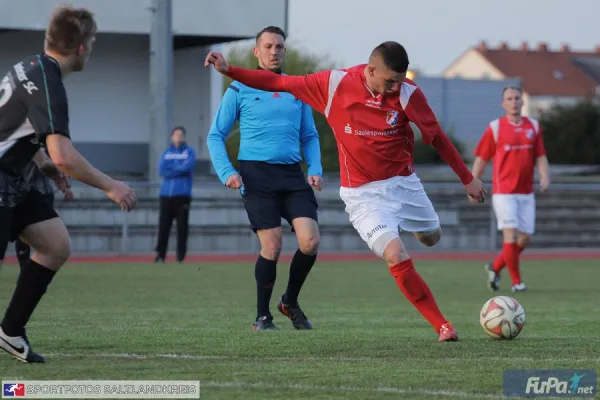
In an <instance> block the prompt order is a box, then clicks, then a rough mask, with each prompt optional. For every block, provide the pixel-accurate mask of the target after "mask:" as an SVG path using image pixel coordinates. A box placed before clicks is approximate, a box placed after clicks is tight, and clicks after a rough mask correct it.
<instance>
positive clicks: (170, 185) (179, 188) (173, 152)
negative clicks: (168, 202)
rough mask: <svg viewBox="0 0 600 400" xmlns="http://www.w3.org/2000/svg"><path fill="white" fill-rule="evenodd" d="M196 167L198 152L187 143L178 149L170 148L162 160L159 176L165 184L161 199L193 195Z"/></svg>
mask: <svg viewBox="0 0 600 400" xmlns="http://www.w3.org/2000/svg"><path fill="white" fill-rule="evenodd" d="M195 165H196V152H195V151H194V149H192V148H191V147H190V146H188V145H187V144H186V143H184V144H183V145H182V146H181V147H179V148H177V147H175V146H174V145H171V146H169V148H168V149H167V150H165V152H164V153H163V155H162V157H161V158H160V164H159V166H158V170H159V174H160V176H162V177H163V178H164V179H163V182H162V185H161V186H160V196H161V197H174V196H190V197H191V195H192V180H193V178H192V175H193V172H194V166H195Z"/></svg>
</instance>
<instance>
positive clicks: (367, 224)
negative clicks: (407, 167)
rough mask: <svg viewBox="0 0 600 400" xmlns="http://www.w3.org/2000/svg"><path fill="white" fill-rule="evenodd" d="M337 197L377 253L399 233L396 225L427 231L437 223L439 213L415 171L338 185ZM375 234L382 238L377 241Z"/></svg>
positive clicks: (412, 229) (430, 230) (353, 223)
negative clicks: (350, 186)
mask: <svg viewBox="0 0 600 400" xmlns="http://www.w3.org/2000/svg"><path fill="white" fill-rule="evenodd" d="M340 197H341V198H342V200H343V201H344V203H345V204H346V212H347V213H348V216H349V217H350V222H351V223H352V225H353V226H354V229H356V231H357V232H358V233H359V234H360V236H361V237H362V239H363V240H364V241H365V242H367V244H368V245H369V248H370V249H371V250H372V251H373V252H374V253H375V254H377V255H378V256H379V257H383V251H384V250H385V247H386V246H387V245H388V244H389V243H390V242H391V241H392V240H393V239H395V238H397V237H399V229H400V230H402V231H405V232H423V233H429V232H434V231H436V230H437V229H438V228H439V227H440V220H439V217H438V215H437V213H436V212H435V210H434V208H433V204H431V201H430V200H429V197H427V194H426V193H425V189H424V188H423V184H421V180H420V179H419V177H418V176H417V175H416V174H412V175H410V176H395V177H393V178H390V179H386V180H384V181H376V182H371V183H367V184H365V185H362V186H359V187H357V188H346V187H341V188H340ZM379 238H381V239H382V240H380V241H379V242H377V239H379ZM382 241H383V242H384V243H382ZM376 242H377V243H376Z"/></svg>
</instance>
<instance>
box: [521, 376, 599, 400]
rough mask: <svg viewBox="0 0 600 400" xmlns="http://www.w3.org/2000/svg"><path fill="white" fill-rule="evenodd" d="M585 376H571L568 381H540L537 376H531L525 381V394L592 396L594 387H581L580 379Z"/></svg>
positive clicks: (549, 379) (553, 379)
mask: <svg viewBox="0 0 600 400" xmlns="http://www.w3.org/2000/svg"><path fill="white" fill-rule="evenodd" d="M584 376H585V374H582V375H577V374H573V376H572V377H571V378H570V379H568V380H561V379H558V378H556V377H549V378H546V379H541V378H540V377H539V376H531V377H529V379H527V386H526V387H525V394H544V395H566V394H571V395H582V394H588V395H589V394H592V393H593V392H594V386H593V385H590V386H581V385H580V383H581V378H583V377H584Z"/></svg>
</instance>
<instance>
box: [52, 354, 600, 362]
mask: <svg viewBox="0 0 600 400" xmlns="http://www.w3.org/2000/svg"><path fill="white" fill-rule="evenodd" d="M45 356H47V357H49V358H113V359H114V358H116V359H130V360H147V359H148V360H152V359H173V360H197V361H200V360H224V361H227V360H231V361H236V360H237V361H244V360H248V361H254V360H262V361H283V362H303V361H325V362H327V361H330V362H361V361H366V362H369V361H372V362H394V361H403V362H405V361H406V360H407V359H406V357H343V356H342V357H254V356H252V357H246V356H217V355H194V354H133V353H98V354H97V353H87V354H83V353H82V354H66V353H54V354H46V355H45ZM473 358H476V357H448V358H439V359H438V361H468V360H471V359H473ZM486 360H487V361H519V362H520V361H535V362H568V363H585V362H595V363H598V362H600V357H589V358H533V357H486Z"/></svg>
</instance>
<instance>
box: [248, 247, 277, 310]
mask: <svg viewBox="0 0 600 400" xmlns="http://www.w3.org/2000/svg"><path fill="white" fill-rule="evenodd" d="M254 277H255V278H256V312H257V317H262V316H264V315H267V316H269V315H271V311H270V310H269V303H270V302H271V294H273V285H275V279H276V278H277V260H267V259H266V258H264V257H263V256H260V255H259V256H258V260H256V266H255V267H254Z"/></svg>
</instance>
